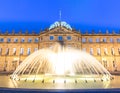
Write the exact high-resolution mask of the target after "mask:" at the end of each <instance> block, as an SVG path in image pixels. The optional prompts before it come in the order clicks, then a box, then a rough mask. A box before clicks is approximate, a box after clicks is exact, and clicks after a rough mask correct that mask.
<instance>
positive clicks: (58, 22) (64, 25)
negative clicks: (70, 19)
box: [49, 21, 72, 30]
mask: <svg viewBox="0 0 120 93" xmlns="http://www.w3.org/2000/svg"><path fill="white" fill-rule="evenodd" d="M59 26H63V27H66V28H67V29H70V30H72V28H71V26H70V25H69V24H67V23H66V22H65V21H56V22H54V24H52V25H51V26H50V28H49V30H51V29H53V28H55V27H59Z"/></svg>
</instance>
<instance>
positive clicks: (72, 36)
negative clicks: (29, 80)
mask: <svg viewBox="0 0 120 93" xmlns="http://www.w3.org/2000/svg"><path fill="white" fill-rule="evenodd" d="M106 32H107V33H106V34H102V33H101V32H100V33H98V34H95V33H92V34H88V33H86V34H81V33H80V31H76V30H74V29H73V28H71V26H70V25H69V24H67V23H66V22H64V21H59V22H55V23H54V24H52V25H51V26H50V27H49V28H48V29H46V30H45V31H41V32H40V34H35V33H31V34H29V33H28V31H26V33H25V34H23V33H22V32H19V33H18V34H16V33H14V31H13V32H12V33H11V34H10V33H8V32H6V33H5V34H2V33H1V34H0V71H8V72H9V71H14V70H15V69H16V67H17V66H18V65H19V64H20V63H21V62H22V61H23V60H24V59H25V58H26V57H27V56H29V55H30V54H31V53H33V52H34V51H37V50H38V49H41V48H52V45H54V43H55V42H60V43H61V44H63V45H64V46H67V47H69V48H71V47H74V48H76V49H79V50H82V51H86V52H88V53H89V54H91V55H93V56H94V57H95V58H96V59H97V60H99V61H100V62H101V64H102V65H103V66H104V67H105V68H107V69H108V70H109V71H119V70H120V68H119V66H120V62H119V60H120V34H115V33H114V32H113V33H112V34H109V33H108V31H106Z"/></svg>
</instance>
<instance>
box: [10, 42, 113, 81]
mask: <svg viewBox="0 0 120 93" xmlns="http://www.w3.org/2000/svg"><path fill="white" fill-rule="evenodd" d="M53 76H58V77H59V76H60V77H63V79H64V78H66V77H73V78H85V79H90V78H96V77H97V78H102V79H106V80H107V79H110V78H111V75H110V73H109V72H108V71H107V70H106V69H105V68H104V67H103V66H102V65H101V64H100V63H99V62H98V61H97V60H96V59H95V58H94V57H92V56H91V55H89V54H87V53H85V52H82V51H80V50H76V49H72V48H71V49H68V48H67V47H62V46H60V45H59V44H57V45H55V46H53V48H52V49H41V50H38V51H36V52H34V53H33V54H31V55H30V56H28V57H27V58H26V59H25V60H24V61H23V62H22V63H21V64H20V66H19V67H18V68H17V69H16V70H15V72H14V73H13V74H12V75H11V77H12V78H13V79H16V80H19V79H27V80H41V79H43V78H46V77H53Z"/></svg>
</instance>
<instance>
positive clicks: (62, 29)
mask: <svg viewBox="0 0 120 93" xmlns="http://www.w3.org/2000/svg"><path fill="white" fill-rule="evenodd" d="M76 33H78V32H76V31H73V30H70V29H67V28H65V27H56V28H54V29H51V30H48V31H44V34H47V35H48V34H76ZM79 34H80V33H79Z"/></svg>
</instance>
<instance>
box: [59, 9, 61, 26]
mask: <svg viewBox="0 0 120 93" xmlns="http://www.w3.org/2000/svg"><path fill="white" fill-rule="evenodd" d="M59 22H60V26H61V10H60V11H59Z"/></svg>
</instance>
